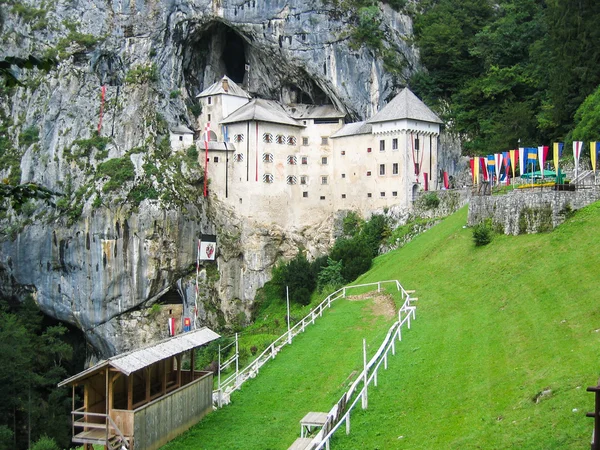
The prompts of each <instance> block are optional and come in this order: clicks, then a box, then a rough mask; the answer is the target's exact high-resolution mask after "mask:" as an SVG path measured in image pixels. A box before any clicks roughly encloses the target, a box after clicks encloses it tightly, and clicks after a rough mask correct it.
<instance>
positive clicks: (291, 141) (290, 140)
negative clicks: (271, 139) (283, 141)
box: [287, 136, 296, 145]
mask: <svg viewBox="0 0 600 450" xmlns="http://www.w3.org/2000/svg"><path fill="white" fill-rule="evenodd" d="M287 143H288V145H296V136H288V137H287Z"/></svg>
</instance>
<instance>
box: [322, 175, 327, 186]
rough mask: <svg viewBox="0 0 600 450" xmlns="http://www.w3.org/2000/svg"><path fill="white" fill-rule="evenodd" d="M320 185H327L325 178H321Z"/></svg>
mask: <svg viewBox="0 0 600 450" xmlns="http://www.w3.org/2000/svg"><path fill="white" fill-rule="evenodd" d="M321 184H327V177H326V176H323V177H321Z"/></svg>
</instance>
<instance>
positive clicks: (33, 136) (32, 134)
mask: <svg viewBox="0 0 600 450" xmlns="http://www.w3.org/2000/svg"><path fill="white" fill-rule="evenodd" d="M39 140H40V130H39V129H38V128H37V127H34V126H31V127H28V128H25V129H24V130H23V132H22V133H21V134H19V143H20V144H21V145H22V146H23V147H29V146H30V145H31V144H34V143H36V142H38V141H39Z"/></svg>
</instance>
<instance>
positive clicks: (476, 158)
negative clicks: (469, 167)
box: [473, 156, 481, 184]
mask: <svg viewBox="0 0 600 450" xmlns="http://www.w3.org/2000/svg"><path fill="white" fill-rule="evenodd" d="M479 164H481V162H480V161H479V156H476V157H475V164H474V165H473V173H474V174H475V177H474V178H475V184H479Z"/></svg>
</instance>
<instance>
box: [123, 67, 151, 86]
mask: <svg viewBox="0 0 600 450" xmlns="http://www.w3.org/2000/svg"><path fill="white" fill-rule="evenodd" d="M156 81H158V69H157V67H156V64H154V63H148V64H139V65H137V66H134V67H133V68H131V69H130V70H129V72H127V74H126V75H125V83H126V84H148V83H153V82H156Z"/></svg>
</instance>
